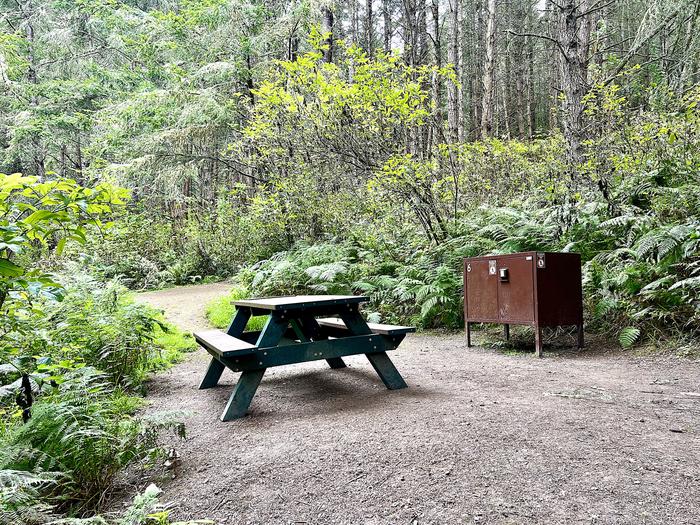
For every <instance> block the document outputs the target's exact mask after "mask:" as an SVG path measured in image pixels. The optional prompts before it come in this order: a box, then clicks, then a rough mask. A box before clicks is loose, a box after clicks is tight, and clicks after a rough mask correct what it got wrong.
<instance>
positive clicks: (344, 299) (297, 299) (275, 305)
mask: <svg viewBox="0 0 700 525" xmlns="http://www.w3.org/2000/svg"><path fill="white" fill-rule="evenodd" d="M367 301H369V297H366V296H364V295H292V296H286V297H265V298H263V299H244V300H240V301H233V304H234V305H236V306H243V307H247V308H257V309H260V310H291V309H302V308H309V307H315V306H332V305H346V304H357V303H366V302H367Z"/></svg>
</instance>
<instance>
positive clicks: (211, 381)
mask: <svg viewBox="0 0 700 525" xmlns="http://www.w3.org/2000/svg"><path fill="white" fill-rule="evenodd" d="M224 368H226V367H225V366H224V364H223V363H222V362H221V361H219V360H218V359H216V358H214V357H212V358H211V362H210V363H209V368H207V373H206V374H204V379H202V382H201V383H200V384H199V389H200V390H204V389H205V388H214V387H215V386H216V385H217V384H218V382H219V379H221V374H223V373H224Z"/></svg>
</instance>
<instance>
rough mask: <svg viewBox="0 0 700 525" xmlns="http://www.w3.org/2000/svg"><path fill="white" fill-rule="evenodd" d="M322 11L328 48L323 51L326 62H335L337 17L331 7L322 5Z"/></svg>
mask: <svg viewBox="0 0 700 525" xmlns="http://www.w3.org/2000/svg"><path fill="white" fill-rule="evenodd" d="M321 12H322V14H323V32H324V34H327V35H328V36H327V38H326V46H327V47H328V49H326V50H325V52H324V53H323V56H324V59H325V61H326V62H328V63H331V62H333V46H334V42H335V39H334V37H333V30H334V28H335V19H334V17H333V11H331V8H330V7H322V8H321Z"/></svg>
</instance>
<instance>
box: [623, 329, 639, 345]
mask: <svg viewBox="0 0 700 525" xmlns="http://www.w3.org/2000/svg"><path fill="white" fill-rule="evenodd" d="M641 333H642V331H641V330H640V329H639V328H636V327H634V326H627V327H625V328H623V329H622V331H621V332H620V336H619V341H620V344H621V345H622V347H623V348H631V347H632V346H633V345H634V344H635V343H636V342H637V340H638V339H639V336H640V335H641Z"/></svg>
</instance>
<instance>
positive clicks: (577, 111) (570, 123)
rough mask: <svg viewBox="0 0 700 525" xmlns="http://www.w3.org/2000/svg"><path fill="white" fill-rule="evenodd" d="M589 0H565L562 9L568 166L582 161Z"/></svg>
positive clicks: (562, 66) (563, 105) (562, 72)
mask: <svg viewBox="0 0 700 525" xmlns="http://www.w3.org/2000/svg"><path fill="white" fill-rule="evenodd" d="M588 4H589V2H588V0H581V1H580V2H579V1H578V0H566V2H565V3H563V4H561V9H560V10H559V35H560V36H559V43H560V46H561V53H560V57H559V65H560V71H561V88H562V94H563V98H562V124H563V132H564V137H565V139H566V143H567V154H568V161H569V165H570V166H569V167H570V169H571V170H572V173H573V170H574V169H575V167H576V166H577V165H579V164H580V163H581V161H582V160H583V151H582V142H583V97H584V95H585V94H586V91H587V89H588V74H587V72H588V45H589V41H590V33H591V23H590V16H582V13H585V12H586V11H587V9H588Z"/></svg>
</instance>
